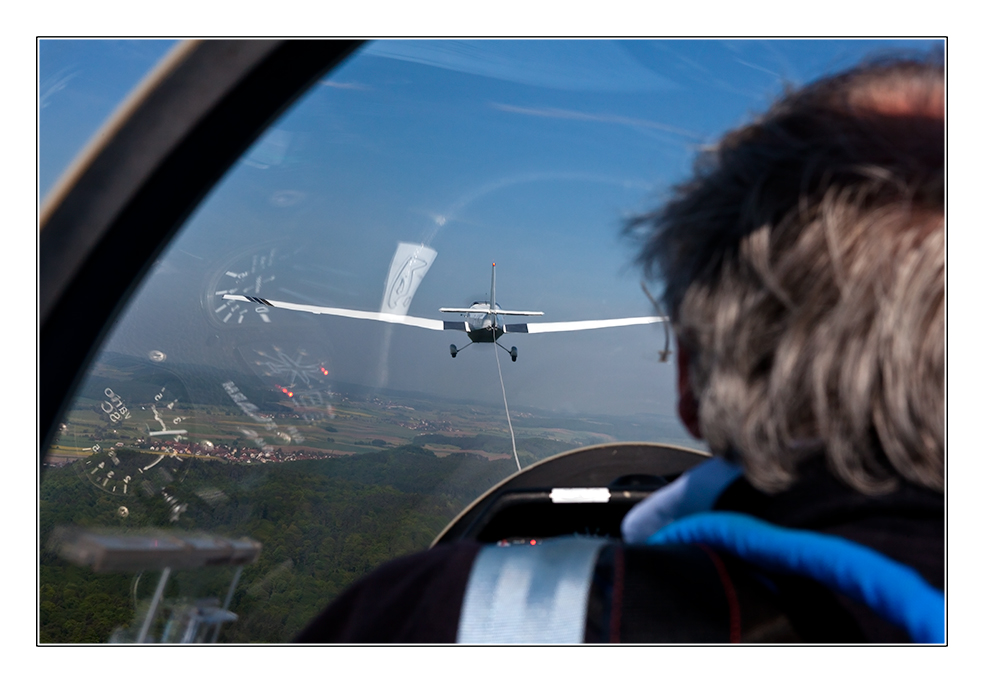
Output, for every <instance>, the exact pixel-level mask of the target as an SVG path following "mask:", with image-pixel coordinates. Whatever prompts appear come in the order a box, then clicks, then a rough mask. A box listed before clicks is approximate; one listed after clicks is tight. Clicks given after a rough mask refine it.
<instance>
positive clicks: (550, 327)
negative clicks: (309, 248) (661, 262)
mask: <svg viewBox="0 0 984 683" xmlns="http://www.w3.org/2000/svg"><path fill="white" fill-rule="evenodd" d="M647 294H648V293H647ZM222 298H223V299H228V300H230V301H245V302H252V303H255V304H260V305H261V306H267V307H269V308H283V309H286V310H290V311H302V312H305V313H314V314H315V315H335V316H340V317H343V318H357V319H360V320H377V321H379V322H384V323H396V324H399V325H410V326H412V327H423V328H425V329H428V330H457V331H460V332H464V333H465V334H467V335H468V338H469V339H470V340H471V341H470V342H468V343H467V344H465V345H464V346H462V347H461V348H458V347H457V346H455V345H454V344H451V357H452V358H455V357H456V356H457V355H458V353H459V352H460V351H462V350H464V349H465V348H467V347H469V346H471V345H472V344H495V345H496V346H498V347H499V348H501V349H502V350H504V351H506V352H507V353H508V354H509V356H510V358H512V360H513V362H514V363H515V362H516V356H517V350H516V347H515V346H513V347H512V348H511V349H507V348H506V347H505V346H503V345H502V344H500V343H499V337H501V336H502V335H504V334H515V333H522V334H539V333H543V332H572V331H575V330H596V329H602V328H606V327H624V326H627V325H651V324H653V323H661V322H667V321H668V320H669V318H666V317H665V316H656V315H650V316H643V317H638V318H610V319H606V320H572V321H568V322H550V323H518V324H513V323H510V324H508V325H507V324H506V323H505V322H504V321H503V320H502V319H501V318H502V317H503V316H507V315H514V316H540V315H543V311H508V310H505V309H502V308H499V305H498V304H497V303H496V302H495V264H494V263H493V264H492V289H491V296H490V297H489V301H476V302H474V303H473V304H472V305H471V306H469V307H468V308H442V309H440V310H441V313H461V314H462V315H463V316H464V318H465V319H464V320H460V321H449V320H432V319H430V318H417V317H414V316H410V315H398V314H395V313H383V312H376V311H358V310H352V309H348V308H331V307H328V306H309V305H306V304H294V303H290V302H287V301H271V300H270V299H264V298H261V297H258V296H246V295H243V294H224V295H223V297H222ZM664 360H665V359H664Z"/></svg>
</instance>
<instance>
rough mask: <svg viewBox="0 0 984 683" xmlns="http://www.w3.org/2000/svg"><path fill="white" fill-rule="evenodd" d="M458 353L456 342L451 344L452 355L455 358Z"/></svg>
mask: <svg viewBox="0 0 984 683" xmlns="http://www.w3.org/2000/svg"><path fill="white" fill-rule="evenodd" d="M457 355H458V347H457V346H455V345H454V344H452V345H451V357H452V358H455V357H457Z"/></svg>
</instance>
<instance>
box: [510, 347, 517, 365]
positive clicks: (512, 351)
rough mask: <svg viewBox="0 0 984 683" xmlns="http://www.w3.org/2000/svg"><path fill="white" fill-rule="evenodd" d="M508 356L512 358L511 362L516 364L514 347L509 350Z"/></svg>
mask: <svg viewBox="0 0 984 683" xmlns="http://www.w3.org/2000/svg"><path fill="white" fill-rule="evenodd" d="M509 355H510V356H512V362H513V363H515V362H516V347H515V346H514V347H512V348H511V349H509Z"/></svg>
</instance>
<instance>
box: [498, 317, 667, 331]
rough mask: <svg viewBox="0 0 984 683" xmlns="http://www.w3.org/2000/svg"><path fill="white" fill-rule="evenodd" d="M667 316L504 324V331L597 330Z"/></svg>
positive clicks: (650, 322)
mask: <svg viewBox="0 0 984 683" xmlns="http://www.w3.org/2000/svg"><path fill="white" fill-rule="evenodd" d="M668 321H669V318H667V317H664V316H659V315H649V316H644V317H641V318H611V319H608V320H571V321H569V322H556V323H519V324H515V325H513V324H509V325H506V326H505V328H506V332H507V333H508V332H520V333H526V334H539V333H541V332H573V331H575V330H598V329H602V328H605V327H624V326H626V325H651V324H653V323H663V322H668Z"/></svg>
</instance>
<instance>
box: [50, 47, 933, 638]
mask: <svg viewBox="0 0 984 683" xmlns="http://www.w3.org/2000/svg"><path fill="white" fill-rule="evenodd" d="M938 47H939V41H936V42H933V41H876V40H818V41H810V40H787V41H758V40H733V41H717V40H657V41H649V40H629V41H609V40H547V41H539V40H461V41H459V40H434V41H427V40H381V41H375V42H367V43H347V44H340V45H336V44H331V45H328V44H326V43H318V42H317V41H315V43H314V44H313V45H312V44H311V43H308V42H306V41H285V42H284V43H281V42H278V41H270V42H269V43H261V42H254V41H228V42H226V41H215V42H211V41H206V42H204V43H196V42H194V41H192V42H188V43H169V42H160V43H159V42H147V41H104V40H78V41H75V40H73V41H60V40H59V41H49V40H42V41H40V46H39V84H40V90H39V96H40V109H39V112H40V119H39V120H40V141H41V143H40V150H41V156H40V179H41V180H40V183H41V186H40V188H39V191H40V195H41V196H42V198H43V201H42V212H41V213H42V220H41V223H42V226H41V233H40V236H41V238H40V239H41V275H42V280H43V283H42V312H41V314H42V315H41V323H42V328H41V336H42V340H41V363H42V365H41V393H42V403H43V405H42V434H41V443H42V453H41V458H42V463H41V467H42V478H41V484H40V489H39V506H40V548H39V609H40V626H39V641H40V642H42V643H69V642H71V643H74V642H110V641H112V642H194V641H201V642H239V643H242V642H285V641H289V640H290V639H291V638H292V637H293V636H294V635H295V634H296V633H297V632H298V631H299V630H300V629H301V628H302V627H303V626H304V625H305V624H306V623H307V622H308V621H309V620H310V619H311V618H312V617H313V616H314V615H316V614H317V613H318V612H319V611H320V610H321V609H323V608H324V607H325V605H327V604H328V602H329V601H330V600H331V599H332V598H334V597H335V596H337V595H338V594H339V593H340V592H341V591H342V590H344V589H345V587H346V586H348V585H350V584H351V583H352V582H353V581H355V580H356V579H358V578H359V577H361V576H363V575H365V574H366V573H368V572H369V571H371V570H372V569H373V568H375V567H377V566H378V565H380V564H381V563H383V562H384V561H386V560H389V559H392V558H394V557H397V556H399V555H403V554H406V553H410V552H414V551H418V550H423V549H425V548H427V547H428V546H429V545H430V544H431V543H433V542H435V540H437V541H438V542H447V541H449V540H455V539H458V538H473V539H477V540H481V541H483V542H498V541H506V542H528V541H529V540H531V539H535V538H537V537H541V536H549V535H552V534H559V533H580V534H588V535H592V534H593V535H617V534H618V519H619V518H620V515H621V514H624V511H625V509H627V506H629V505H630V503H634V502H636V501H638V500H640V499H641V498H642V497H644V496H645V495H646V494H647V493H648V492H649V491H652V490H655V489H656V488H658V487H659V486H661V485H664V484H665V483H666V482H667V481H669V480H671V479H672V478H673V476H675V475H676V474H679V473H680V472H681V471H683V470H684V469H686V468H687V467H689V466H691V465H692V464H694V463H695V462H698V461H699V460H700V459H701V458H702V457H704V454H705V452H706V449H705V448H704V447H703V445H702V444H701V443H699V442H697V441H694V440H693V439H692V438H691V437H690V436H689V435H688V434H687V432H686V431H685V430H684V429H683V427H682V426H681V425H680V424H679V423H678V420H677V419H676V417H675V405H676V397H675V393H674V391H675V390H674V386H675V385H674V382H675V369H674V365H673V363H672V362H670V363H664V362H661V358H660V351H661V349H662V348H663V339H664V330H663V327H662V323H651V324H639V325H632V326H624V327H613V328H605V329H582V330H575V331H556V332H551V333H549V334H527V333H524V332H518V331H517V332H515V333H513V332H510V331H508V326H509V325H511V324H512V323H513V322H521V323H525V322H527V319H525V318H512V317H508V316H497V324H498V325H502V324H505V325H506V326H507V333H506V334H504V335H503V336H502V337H501V338H499V341H498V343H471V344H469V338H468V336H466V334H465V333H464V332H463V331H461V330H460V329H458V328H454V327H453V326H452V327H448V328H446V329H438V327H435V326H431V327H429V328H428V327H427V326H425V325H417V326H414V324H412V323H409V324H392V322H393V321H392V320H389V319H387V316H389V317H390V318H400V319H401V320H402V319H404V318H413V319H426V320H431V321H438V325H439V324H440V322H441V321H448V322H453V321H461V320H463V319H471V318H473V317H475V316H474V314H468V315H466V316H465V317H464V318H463V316H462V315H460V314H457V313H441V312H440V311H439V309H440V308H442V307H461V308H467V307H469V306H475V305H486V302H491V303H493V304H497V303H498V300H503V301H507V302H508V306H505V307H504V308H512V307H516V308H517V309H521V310H527V311H529V310H532V311H542V312H543V313H544V315H543V316H542V317H537V318H529V319H528V320H530V321H532V320H536V321H537V322H538V323H561V322H565V321H578V320H600V319H622V318H636V317H641V316H652V315H654V314H655V312H654V311H653V306H652V304H651V302H650V300H649V299H648V297H647V295H646V293H645V292H644V291H643V289H642V288H641V287H640V277H641V273H640V272H639V271H638V270H637V269H635V268H634V267H633V258H634V249H635V247H636V245H635V244H634V243H633V241H632V239H631V236H627V235H626V234H624V230H623V226H624V225H625V224H626V220H627V218H629V217H630V216H633V215H636V214H638V213H641V212H645V211H648V210H650V209H652V208H653V207H654V206H656V205H657V204H658V203H659V201H660V200H661V198H662V197H664V196H665V195H666V193H667V191H668V189H669V188H670V187H672V186H673V184H674V183H677V182H679V181H680V180H681V179H683V178H684V177H685V176H686V174H687V173H688V171H689V169H690V167H691V164H692V162H693V159H694V156H695V154H696V152H697V151H698V150H699V149H700V148H701V146H702V145H704V144H707V143H709V142H711V141H713V140H714V139H716V137H717V136H719V135H720V134H721V133H722V132H724V131H725V130H727V129H728V128H731V127H733V126H734V125H736V124H738V123H740V122H742V121H745V120H748V119H749V118H750V117H752V116H754V115H755V113H756V112H760V111H763V110H764V109H765V108H766V106H767V105H768V103H769V102H770V101H771V99H772V98H773V97H774V96H776V95H777V94H779V93H780V92H781V91H782V89H783V87H784V86H785V85H786V84H787V83H794V84H795V83H803V82H806V81H809V80H812V79H814V78H816V77H818V76H820V75H822V74H825V73H829V72H831V71H833V70H836V69H840V68H844V67H846V66H849V65H851V64H853V63H856V62H858V61H859V60H861V59H862V58H865V57H868V56H874V55H879V54H882V53H885V52H893V51H896V52H897V51H899V50H908V51H927V50H930V49H934V48H938ZM329 48H330V49H329ZM158 60H160V62H159V63H158ZM297 64H305V65H307V66H306V69H307V70H306V71H304V69H300V68H295V66H296V65H297ZM216 65H218V66H216ZM223 65H225V67H223ZM223 68H226V71H228V72H229V73H226V71H223V70H222V69H223ZM194 69H198V70H199V71H194ZM208 69H214V70H215V71H214V72H213V71H208ZM236 69H239V71H236ZM193 71H194V73H193ZM288 72H289V73H290V74H292V76H291V78H293V80H290V78H287V77H286V76H283V74H284V73H288ZM148 73H149V75H146V74H148ZM175 74H177V75H178V76H180V78H176V77H174V76H175ZM195 74H197V76H196V75H195ZM216 74H219V75H216ZM221 74H226V75H225V76H221ZM243 74H245V76H244V75H243ZM145 75H146V78H145ZM220 76H221V77H220ZM196 77H197V78H199V79H200V82H202V83H212V84H214V87H215V88H216V89H218V90H220V92H218V93H217V94H210V92H208V90H207V88H204V86H203V89H202V91H201V92H199V91H196V93H197V94H196V95H195V97H186V96H185V95H186V93H183V92H182V91H181V89H180V88H181V87H184V86H182V85H181V84H182V83H188V82H191V80H189V79H193V78H196ZM144 78H145V80H141V79H144ZM223 78H224V79H225V80H222V79H223ZM182 79H184V80H182ZM138 82H142V83H143V85H138ZM257 84H262V87H261V86H260V85H257ZM254 86H255V87H256V89H255V90H249V88H251V87H254ZM134 87H136V88H137V90H136V95H133V96H131V97H130V99H128V100H127V99H125V98H126V93H127V92H129V91H130V90H131V89H133V88H134ZM222 88H224V90H222ZM270 93H274V94H270ZM96 95H98V97H96ZM265 98H266V99H265ZM124 100H125V104H124V106H123V107H122V108H120V109H116V113H115V114H113V116H112V117H110V113H111V112H112V111H113V110H114V108H115V107H116V106H117V104H119V102H120V101H124ZM288 105H289V106H288ZM87 107H88V109H87ZM264 107H265V108H264ZM191 110H194V111H191ZM155 111H156V112H158V113H157V114H156V115H155V114H154V112H155ZM189 111H190V113H188V112H189ZM104 117H110V121H111V122H110V124H109V127H108V128H106V129H103V133H102V134H101V135H100V137H98V138H96V139H97V140H99V141H101V142H98V143H96V144H95V145H94V146H90V147H88V148H87V149H86V151H85V152H84V153H83V155H82V157H81V161H79V162H76V164H75V165H70V163H69V162H70V160H71V159H72V158H73V157H75V156H76V155H78V154H79V153H80V151H82V150H83V146H84V143H85V141H86V140H87V139H89V138H91V137H92V136H93V135H95V134H96V133H97V127H98V126H99V125H100V124H99V123H98V121H99V120H100V119H101V118H104ZM128 117H129V118H128ZM141 117H142V118H141ZM182 117H185V118H186V119H187V125H186V128H185V129H182V130H177V129H178V128H179V127H180V126H179V124H181V125H185V124H182V123H181V122H182V121H185V119H184V118H182ZM176 122H177V123H176ZM208 126H211V128H208ZM237 126H239V127H242V129H243V130H242V131H238V129H237ZM107 131H108V132H107ZM209 131H212V132H209ZM215 131H218V132H215ZM237 131H238V132H237ZM220 133H221V134H220ZM169 135H170V136H171V137H168V136H169ZM236 135H238V136H239V137H238V138H235V139H233V138H234V136H236ZM226 136H228V138H227V137H226ZM107 139H108V140H110V141H111V142H109V143H107V142H106V140H107ZM147 140H156V141H157V142H156V143H153V144H151V143H148V142H147ZM237 141H238V142H237ZM155 144H156V145H158V146H159V147H160V149H158V148H157V147H154V145H155ZM142 145H143V146H142ZM237 145H238V146H237ZM148 150H149V151H148ZM138 152H139V153H138ZM141 154H144V157H148V156H149V157H154V158H157V159H158V160H159V163H157V164H156V165H154V166H152V167H141V166H140V165H139V163H138V162H137V161H134V159H137V158H144V157H141ZM155 155H156V156H155ZM203 160H204V161H203ZM189 169H197V170H189ZM59 178H60V180H59ZM106 178H111V179H113V180H112V181H111V182H110V181H107V180H106ZM100 179H102V180H100ZM114 183H115V184H114ZM102 187H111V188H115V189H114V190H113V191H114V192H116V193H117V194H115V195H113V197H110V198H109V199H106V200H105V201H103V203H101V204H100V202H99V201H96V200H94V199H92V197H95V196H97V195H98V193H99V192H100V191H101V190H100V188H102ZM120 197H123V199H120ZM100 201H102V200H100ZM114 202H115V203H114ZM101 207H102V208H101ZM106 207H109V208H106ZM100 212H102V213H100ZM73 225H81V228H79V230H81V231H82V234H83V236H82V237H81V238H77V239H76V238H72V237H71V235H72V234H73V233H71V231H70V229H71V228H72V226H73ZM93 226H95V227H93ZM99 226H102V227H101V228H100V227H99ZM144 228H145V229H144ZM86 230H89V232H85V231H86ZM154 236H157V237H159V238H161V239H164V238H166V237H169V238H170V239H169V241H166V243H162V244H158V242H157V241H155V240H156V237H154ZM73 239H74V240H75V241H73ZM112 244H116V245H118V246H116V247H111V246H110V245H112ZM119 245H122V246H119ZM87 254H88V255H91V259H90V261H89V265H86V264H85V263H84V262H82V260H81V259H83V257H85V256H86V255H87ZM134 254H136V255H143V256H142V257H141V258H140V259H137V261H139V262H137V263H130V258H129V257H128V255H134ZM49 255H51V258H50V259H49V258H48V256H49ZM73 255H75V256H78V258H79V259H80V261H79V262H78V263H76V262H75V261H71V259H72V258H75V256H73ZM56 257H57V258H56ZM143 257H145V258H146V259H147V261H146V263H143V262H142V261H143ZM58 259H64V260H63V261H59V260H58ZM493 262H494V263H495V264H496V266H495V268H496V277H497V279H496V281H495V290H496V291H495V297H496V301H492V299H491V296H492V292H491V291H490V289H491V287H490V266H491V264H492V263H493ZM60 263H64V264H68V265H66V266H64V267H62V266H59V264H60ZM56 271H57V272H58V273H60V275H59V277H61V278H62V279H61V280H60V281H56V282H54V284H52V285H50V286H49V285H46V284H44V281H45V278H46V276H50V277H52V278H54V279H55V280H58V278H57V277H55V276H54V275H52V273H54V272H56ZM73 278H75V279H73ZM649 286H650V287H651V288H652V289H653V291H657V292H658V290H659V283H650V285H649ZM100 287H103V288H105V289H104V290H103V291H100V289H99V288H100ZM227 295H231V296H237V297H240V298H238V299H236V298H228V296H227ZM103 300H105V301H103ZM90 301H91V302H92V305H93V307H94V308H93V310H95V311H96V313H97V315H95V316H94V317H95V318H98V320H95V322H92V321H89V320H88V319H87V320H84V321H83V320H79V319H78V318H79V313H80V310H82V309H80V308H79V307H80V306H82V305H83V304H85V305H88V302H90ZM284 302H286V303H290V304H292V305H296V306H298V307H299V308H297V309H295V310H291V309H290V308H289V307H284V306H282V305H280V304H281V303H284ZM469 302H473V303H469ZM305 306H306V307H321V308H323V309H331V310H343V311H349V312H352V311H356V312H367V313H370V314H372V315H373V316H375V317H363V318H362V319H360V318H359V317H352V316H347V317H346V316H345V315H333V314H331V313H324V312H322V313H318V314H315V313H312V312H310V311H306V310H303V307H305ZM85 310H89V309H88V308H86V309H85ZM380 314H382V315H380ZM73 316H74V317H73ZM99 316H102V317H99ZM479 317H480V316H479ZM86 325H88V326H89V327H86ZM75 326H77V327H75ZM516 329H517V330H519V329H520V328H518V327H517V328H516ZM73 330H76V332H77V335H78V336H76V339H80V338H81V339H87V340H89V341H91V343H92V345H91V346H86V348H85V349H83V350H82V351H72V352H69V351H63V350H62V349H61V347H60V346H59V344H65V343H66V338H67V337H68V336H70V335H71V334H73ZM86 335H87V336H86ZM87 343H88V342H87ZM449 345H451V349H452V352H451V353H449ZM513 347H515V349H516V350H517V351H516V352H512V353H513V357H512V358H511V359H510V353H511V350H512V349H513ZM517 353H518V356H517ZM72 354H74V355H72ZM671 359H672V357H671ZM509 360H513V361H514V362H506V361H509ZM652 444H662V445H661V446H659V447H654V446H652ZM561 454H571V455H570V457H569V459H565V458H566V457H567V456H561V457H559V458H558V456H560V455H561ZM660 458H662V460H660ZM654 462H655V463H656V464H655V465H654V464H652V463H654ZM590 463H595V465H596V466H597V467H595V468H594V469H593V468H592V466H591V465H590ZM647 463H648V464H647ZM579 487H580V488H584V489H592V490H595V489H599V488H604V489H605V490H607V491H609V494H610V496H615V497H616V498H617V501H616V502H617V503H618V506H617V507H618V509H615V507H609V508H608V510H609V512H610V513H611V514H608V513H606V514H599V515H595V514H593V513H594V511H595V510H598V511H601V510H602V509H603V508H604V506H605V504H607V501H609V498H605V499H604V501H602V502H599V501H598V500H595V501H593V503H592V501H587V502H585V505H583V506H582V507H580V508H578V509H579V510H581V511H582V512H583V511H585V510H587V513H586V514H583V515H582V514H581V513H578V515H573V516H556V515H554V512H555V511H556V510H557V506H554V507H551V504H552V501H553V500H555V498H552V497H551V496H553V491H554V490H555V489H557V490H560V489H564V490H568V489H570V490H573V489H575V488H579ZM486 492H494V495H492V496H491V497H488V496H486V497H483V496H484V494H486ZM558 495H560V494H558ZM582 502H583V501H582ZM592 504H594V507H591V505H592ZM613 505H614V503H613ZM575 507H576V506H574V507H569V508H565V510H574V508H575ZM612 511H613V512H612ZM606 515H607V516H606ZM482 520H484V521H482ZM527 523H528V525H527V526H524V525H526V524H527ZM83 604H84V605H85V609H84V610H83V609H82V607H81V606H82V605H83ZM83 612H84V616H80V615H82V614H83Z"/></svg>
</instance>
